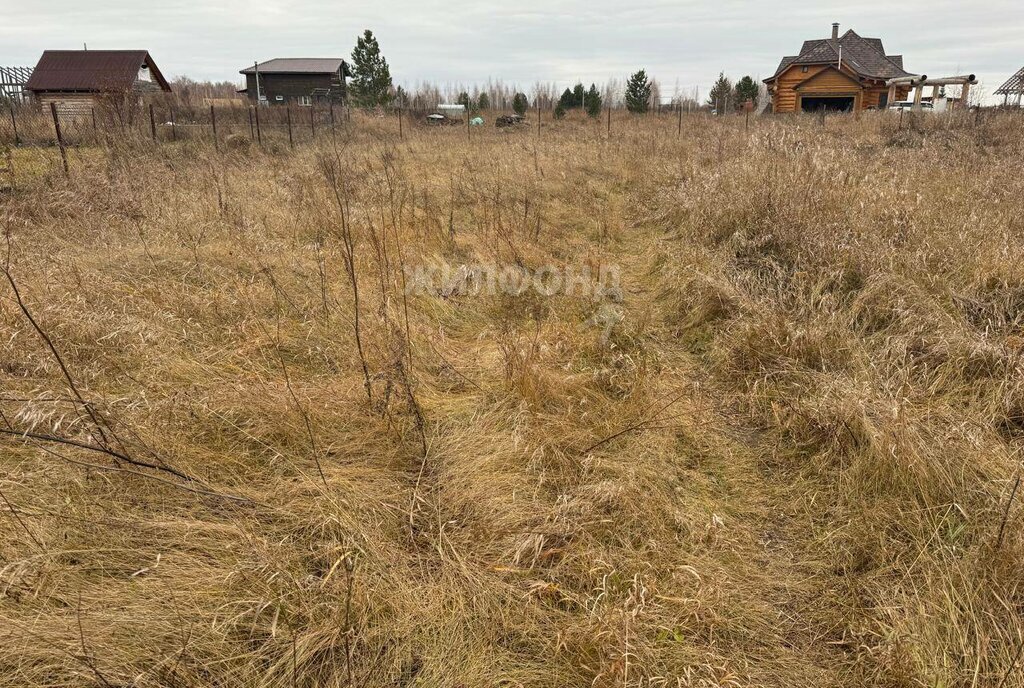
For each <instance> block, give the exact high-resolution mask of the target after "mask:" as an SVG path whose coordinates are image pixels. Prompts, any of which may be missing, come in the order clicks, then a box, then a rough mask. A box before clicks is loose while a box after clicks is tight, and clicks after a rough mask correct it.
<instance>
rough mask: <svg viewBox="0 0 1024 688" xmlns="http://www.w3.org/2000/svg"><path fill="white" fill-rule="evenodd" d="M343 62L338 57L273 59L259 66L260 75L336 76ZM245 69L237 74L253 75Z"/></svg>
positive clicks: (254, 69)
mask: <svg viewBox="0 0 1024 688" xmlns="http://www.w3.org/2000/svg"><path fill="white" fill-rule="evenodd" d="M344 64H345V60H343V59H342V58H340V57H275V58H274V59H273V60H267V61H266V62H261V63H260V64H259V70H260V74H337V72H338V70H339V69H341V66H342V65H344ZM255 72H256V68H255V67H246V68H245V69H243V70H241V71H240V72H239V74H254V73H255Z"/></svg>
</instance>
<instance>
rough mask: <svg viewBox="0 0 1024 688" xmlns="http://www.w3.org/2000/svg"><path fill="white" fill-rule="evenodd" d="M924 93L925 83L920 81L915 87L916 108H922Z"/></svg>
mask: <svg viewBox="0 0 1024 688" xmlns="http://www.w3.org/2000/svg"><path fill="white" fill-rule="evenodd" d="M922 95H924V84H923V83H920V84H918V85H917V87H916V88H915V89H914V109H915V110H920V109H921V96H922Z"/></svg>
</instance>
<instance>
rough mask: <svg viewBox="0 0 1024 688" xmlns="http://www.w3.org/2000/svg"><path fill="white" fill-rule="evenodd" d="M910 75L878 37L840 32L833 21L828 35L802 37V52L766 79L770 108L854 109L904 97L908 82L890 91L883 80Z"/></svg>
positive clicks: (865, 107) (781, 109)
mask: <svg viewBox="0 0 1024 688" xmlns="http://www.w3.org/2000/svg"><path fill="white" fill-rule="evenodd" d="M911 76H915V75H914V74H911V73H910V72H907V71H906V70H904V69H903V56H902V55H886V54H885V48H884V47H883V46H882V41H881V39H879V38H864V37H862V36H860V35H858V34H857V33H856V32H855V31H853V30H852V29H851V30H849V31H847V32H846V33H844V34H843V35H842V36H840V35H839V24H833V25H832V37H831V38H822V39H816V40H810V41H804V44H803V47H801V49H800V54H799V55H791V56H788V57H784V58H782V62H780V63H779V67H778V69H776V70H775V74H774V75H772V76H770V77H769V78H767V79H765V80H764V83H765V84H766V85H767V86H768V93H769V95H770V96H771V101H772V110H773V112H780V113H786V112H815V111H818V110H835V111H857V110H867V109H869V108H880V109H884V108H885V107H886V106H887V105H888V104H889V101H890V99H892V100H902V99H904V98H906V97H907V95H908V94H909V92H910V88H911V86H910V85H909V84H906V85H899V86H896V87H894V88H893V89H892V90H890V87H889V86H887V85H886V82H887V81H888V80H890V79H899V78H902V77H911Z"/></svg>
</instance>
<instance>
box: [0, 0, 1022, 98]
mask: <svg viewBox="0 0 1024 688" xmlns="http://www.w3.org/2000/svg"><path fill="white" fill-rule="evenodd" d="M0 10H2V13H0V16H2V18H3V19H2V22H0V65H12V66H13V65H34V64H35V62H36V60H37V59H38V58H39V55H40V53H41V52H42V51H43V50H44V49H46V48H51V49H59V48H64V49H75V48H81V47H82V44H83V43H88V45H89V47H90V48H92V49H118V48H122V49H134V48H142V49H146V50H149V51H150V53H151V54H152V55H153V58H154V59H155V60H156V62H157V64H158V65H159V66H160V69H161V71H163V73H164V74H165V76H167V77H168V78H171V77H174V76H178V75H188V76H190V77H193V78H195V79H200V80H203V79H212V80H232V81H237V80H238V79H239V75H238V70H239V69H242V68H243V67H245V66H247V65H249V64H252V62H253V61H254V60H264V59H269V58H271V57H336V56H337V57H348V56H349V55H350V54H351V52H352V46H353V45H354V43H355V39H356V36H357V35H358V34H359V33H361V32H362V30H363V29H365V28H369V29H372V30H373V32H374V33H375V34H376V36H377V38H378V40H379V41H380V45H381V50H382V52H383V53H384V56H385V57H386V58H387V59H388V62H389V64H390V65H391V74H392V77H393V78H394V80H395V82H396V83H399V84H402V83H404V84H407V85H414V84H415V83H416V82H418V81H420V80H429V81H433V82H437V83H440V84H445V83H465V84H470V83H474V82H476V83H482V82H484V81H486V80H487V79H488V78H491V79H494V80H503V81H506V82H517V83H519V84H521V85H523V86H529V85H532V84H533V83H535V82H537V81H544V82H552V81H554V82H557V83H558V85H559V87H562V86H568V85H570V84H571V83H574V82H575V81H576V80H577V79H582V80H583V81H585V82H587V83H590V82H591V81H595V82H598V83H601V82H604V81H606V80H607V79H609V78H612V77H614V78H618V79H620V80H623V79H625V77H627V76H628V75H629V73H630V72H632V71H634V70H636V69H637V68H640V67H643V68H645V69H647V71H648V73H649V74H650V75H652V76H654V77H656V78H657V79H658V80H659V82H660V83H661V84H662V93H663V94H664V95H671V94H672V92H673V90H674V88H675V85H676V82H677V81H678V83H679V86H680V90H682V91H684V92H686V93H691V92H692V90H693V88H694V87H695V86H697V87H699V88H700V90H701V94H702V95H703V94H704V93H706V92H707V90H708V88H709V87H710V85H711V83H712V82H713V81H714V79H715V77H716V76H717V75H718V72H719V71H723V70H724V71H725V72H726V74H728V75H729V76H731V77H733V78H736V77H739V76H742V75H744V74H750V75H752V76H759V77H762V78H763V77H766V76H769V75H771V74H772V73H773V71H774V70H775V67H776V65H777V64H778V61H779V59H780V58H781V57H782V56H783V55H791V54H795V53H796V52H797V51H798V50H799V47H800V43H801V41H802V40H804V39H808V38H825V37H826V36H827V35H828V34H829V32H830V30H831V29H830V25H831V23H832V22H833V21H838V22H840V24H841V25H842V30H843V31H845V30H846V29H847V28H853V29H854V30H856V31H857V32H858V33H860V34H861V35H862V36H872V37H879V38H881V39H882V40H883V41H884V43H885V47H886V50H887V51H888V52H889V53H902V54H903V55H904V57H905V66H906V68H907V69H908V70H909V71H912V72H916V73H926V74H928V75H931V76H938V75H952V74H960V73H966V72H974V73H976V74H977V75H978V76H979V78H980V79H981V80H982V82H983V83H982V87H983V88H984V89H985V91H987V92H991V91H993V90H994V89H996V88H998V86H999V85H1000V84H1001V83H1002V82H1003V81H1004V80H1005V79H1006V78H1007V77H1008V76H1009V75H1010V74H1012V73H1013V72H1015V71H1016V70H1018V69H1020V68H1021V66H1024V2H1021V0H990V1H989V2H983V3H972V4H970V5H969V4H967V3H964V2H949V1H948V0H931V1H928V2H925V1H923V0H904V1H903V2H894V1H893V0H885V1H882V0H862V1H861V2H857V3H850V2H844V3H840V2H819V3H815V4H809V3H806V2H794V1H793V0H778V1H776V2H756V3H755V2H737V1H735V0H714V1H709V0H701V1H694V0H675V1H669V0H651V1H645V0H641V1H640V2H630V1H629V0H562V1H559V0H510V1H508V2H502V3H500V4H497V3H495V4H488V3H486V2H476V3H473V2H452V1H451V0H378V1H377V2H368V3H367V2H364V3H341V2H336V1H335V2H328V1H326V0H214V1H213V2H209V1H206V0H202V1H201V0H161V2H159V3H147V2H139V0H87V1H86V2H83V1H82V0H47V1H46V2H30V1H28V0H24V1H20V2H15V1H14V0H0Z"/></svg>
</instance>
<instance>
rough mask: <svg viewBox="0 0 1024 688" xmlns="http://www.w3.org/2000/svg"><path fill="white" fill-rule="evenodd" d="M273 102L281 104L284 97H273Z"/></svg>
mask: <svg viewBox="0 0 1024 688" xmlns="http://www.w3.org/2000/svg"><path fill="white" fill-rule="evenodd" d="M274 100H276V101H277V102H279V103H283V102H284V96H274Z"/></svg>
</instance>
